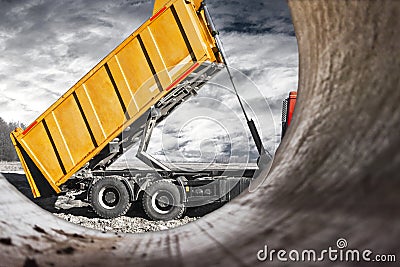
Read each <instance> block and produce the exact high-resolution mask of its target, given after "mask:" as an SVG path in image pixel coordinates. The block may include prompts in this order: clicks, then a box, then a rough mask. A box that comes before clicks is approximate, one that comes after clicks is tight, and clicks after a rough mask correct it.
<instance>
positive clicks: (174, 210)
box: [142, 180, 185, 221]
mask: <svg viewBox="0 0 400 267" xmlns="http://www.w3.org/2000/svg"><path fill="white" fill-rule="evenodd" d="M142 204H143V210H144V211H145V213H146V214H147V216H149V217H150V218H151V219H153V220H157V221H169V220H175V219H179V218H181V217H182V215H183V213H184V212H185V207H184V205H183V198H182V196H181V192H180V190H179V188H178V186H177V185H175V184H173V183H171V182H168V181H164V180H159V181H156V182H154V183H152V184H151V185H150V186H149V187H147V189H146V190H145V192H144V194H143V198H142Z"/></svg>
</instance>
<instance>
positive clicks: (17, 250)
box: [0, 0, 400, 266]
mask: <svg viewBox="0 0 400 267" xmlns="http://www.w3.org/2000/svg"><path fill="white" fill-rule="evenodd" d="M289 5H290V9H291V12H292V16H293V22H294V25H295V30H296V35H297V38H298V43H299V53H300V77H299V79H300V80H299V87H300V88H299V98H298V102H297V107H296V113H295V115H294V120H293V123H292V125H291V127H290V128H289V130H288V132H287V134H286V137H285V139H284V140H283V143H282V145H281V146H280V148H279V150H278V152H277V154H276V157H275V161H274V164H273V167H272V169H271V172H270V173H269V175H268V177H265V176H266V173H264V174H262V175H263V177H260V179H261V180H260V181H261V186H260V187H259V188H258V189H257V190H256V191H254V192H247V193H245V194H243V195H241V196H240V197H238V198H237V199H235V200H234V201H233V202H231V203H229V204H228V205H226V206H224V207H223V208H221V209H219V210H218V211H216V212H214V213H212V214H209V215H207V216H205V217H203V218H201V219H200V220H198V221H196V222H195V223H191V224H189V225H186V226H184V227H181V228H178V229H174V230H169V231H164V232H160V233H147V234H141V235H112V234H102V233H98V232H94V231H89V230H86V229H83V228H80V227H78V226H75V225H72V224H68V223H67V222H64V221H60V220H59V219H56V218H54V217H53V216H52V215H51V214H49V213H47V212H45V211H43V210H41V209H40V208H38V207H36V206H35V205H34V204H33V203H30V202H29V201H28V200H27V199H25V198H24V197H23V196H22V195H21V194H19V193H18V192H16V191H15V190H14V189H12V187H11V186H10V185H9V184H7V182H6V181H5V180H4V179H0V185H1V186H0V192H1V194H0V209H1V212H2V216H1V218H0V230H1V240H2V242H1V243H0V246H1V249H0V255H1V258H2V259H3V262H2V263H0V265H1V264H3V265H5V266H12V265H20V266H22V265H23V264H24V263H29V264H33V263H35V264H37V266H50V265H51V264H54V265H57V266H72V265H84V266H104V265H107V266H109V265H110V264H111V263H112V265H113V266H127V264H129V265H131V266H133V265H137V266H140V265H143V266H144V265H146V266H157V265H161V264H162V265H165V266H168V265H175V266H207V265H214V266H255V265H264V264H265V263H264V262H260V261H258V260H257V256H256V255H257V251H259V250H260V249H263V248H264V246H265V245H268V246H269V247H272V248H278V249H279V248H285V249H298V250H301V249H316V250H319V249H326V248H327V247H328V246H335V244H336V240H337V239H338V238H345V239H346V240H347V241H348V243H349V246H351V247H353V248H358V249H365V248H369V249H372V250H374V251H375V252H376V253H393V254H397V257H398V258H399V257H400V254H399V247H398V240H399V238H400V226H399V222H400V213H399V212H398V211H399V210H400V207H399V206H400V194H398V188H399V186H400V179H399V178H400V177H399V173H400V135H399V132H400V106H399V103H398V102H399V100H400V90H399V85H400V83H399V73H400V50H399V49H398V47H399V43H400V35H399V29H400V2H399V1H389V0H386V1H367V0H360V1H330V0H326V1H312V0H310V1H304V0H303V1H300V0H290V1H289ZM15 207H18V208H15ZM8 241H10V242H8ZM274 263H275V264H276V265H277V264H278V263H279V262H274ZM286 264H287V263H286ZM302 264H303V265H304V266H310V263H307V262H305V263H304V262H303V263H302ZM322 264H325V265H327V266H331V265H332V262H329V261H325V262H323V263H322ZM322 264H319V265H322ZM348 264H349V265H350V264H352V263H348ZM341 265H346V263H341ZM31 266H34V265H31Z"/></svg>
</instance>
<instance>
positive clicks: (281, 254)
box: [257, 238, 397, 263]
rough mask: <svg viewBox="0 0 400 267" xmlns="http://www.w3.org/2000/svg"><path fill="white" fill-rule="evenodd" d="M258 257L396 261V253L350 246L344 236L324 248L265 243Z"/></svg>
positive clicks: (282, 260) (272, 259)
mask: <svg viewBox="0 0 400 267" xmlns="http://www.w3.org/2000/svg"><path fill="white" fill-rule="evenodd" d="M257 259H258V260H259V261H261V262H273V261H277V262H323V261H331V262H376V263H378V262H381V263H384V262H396V261H397V259H396V255H395V254H375V253H374V252H373V251H372V250H370V249H365V250H359V249H354V248H352V249H350V248H348V242H347V240H346V239H344V238H339V239H338V240H337V241H336V246H335V247H328V248H327V249H323V250H315V249H304V250H296V249H292V250H286V249H279V250H277V249H271V248H269V247H268V245H265V246H264V248H263V249H261V250H259V251H258V252H257Z"/></svg>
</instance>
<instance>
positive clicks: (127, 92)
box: [11, 0, 263, 220]
mask: <svg viewBox="0 0 400 267" xmlns="http://www.w3.org/2000/svg"><path fill="white" fill-rule="evenodd" d="M226 64H227V63H226V60H225V57H224V52H223V49H222V44H221V42H220V40H219V38H218V31H217V30H216V29H215V26H214V24H213V22H212V18H211V16H210V13H209V11H208V8H207V6H206V4H205V3H204V2H202V1H200V0H171V1H165V0H157V1H155V4H154V12H153V14H152V16H151V18H149V19H148V20H147V21H146V22H145V23H144V24H143V25H142V26H140V27H139V28H138V29H137V30H136V31H135V32H134V33H133V34H131V35H130V36H129V37H128V38H127V39H126V40H124V41H123V42H122V43H121V44H120V45H119V46H118V47H117V48H115V49H114V50H113V51H112V52H111V53H110V54H109V55H107V56H106V57H105V58H104V59H103V60H102V61H101V62H100V63H99V64H97V65H96V66H95V67H94V68H93V69H92V70H91V71H89V73H87V74H86V75H85V76H84V77H83V78H82V79H81V80H79V81H78V82H77V83H76V84H75V85H74V86H73V87H72V88H71V89H70V90H68V91H67V92H66V93H65V94H64V95H62V96H61V97H60V98H59V99H58V100H57V101H56V102H55V103H54V104H53V105H51V106H50V107H49V108H48V109H47V110H46V111H45V112H44V113H43V114H42V115H41V116H39V118H37V119H36V120H35V121H34V122H33V123H32V124H31V125H30V126H29V127H27V128H26V129H24V130H23V129H20V128H18V129H16V130H15V131H13V132H12V133H11V139H12V142H13V144H14V146H15V149H16V152H17V154H18V156H19V159H20V161H21V163H22V166H23V168H24V171H25V173H26V177H27V180H28V182H29V185H30V187H31V189H32V193H33V196H34V197H35V198H37V197H47V196H51V195H54V194H61V193H66V192H69V191H71V190H77V189H79V190H83V191H84V192H85V195H86V198H85V200H86V201H88V202H89V203H90V204H91V206H92V208H93V209H94V211H95V212H96V213H97V214H98V215H100V216H101V217H103V218H115V217H118V216H121V215H124V214H125V213H126V212H127V211H128V209H129V208H130V206H131V204H132V203H134V202H141V203H142V205H143V209H144V211H145V212H146V214H147V215H148V216H149V217H150V218H151V219H154V220H171V219H176V218H179V217H181V216H182V215H183V213H184V212H185V209H186V208H187V207H191V206H196V205H203V204H207V203H212V202H215V201H219V202H227V201H229V200H231V199H232V198H234V197H235V196H237V195H239V194H240V192H242V191H243V190H245V189H246V188H247V187H248V186H249V184H250V182H251V179H252V177H253V175H254V173H255V172H256V171H257V170H258V166H257V164H252V165H251V164H250V165H249V164H246V166H240V165H216V166H209V167H208V168H207V169H203V168H200V170H197V169H196V168H174V167H173V166H172V167H171V166H168V165H167V164H166V163H165V162H161V161H160V160H158V159H156V158H155V157H153V156H152V155H150V154H149V153H147V147H148V144H149V140H150V137H151V133H152V130H153V129H154V127H155V126H156V125H157V124H159V123H160V122H162V121H163V120H164V119H165V118H166V117H167V116H168V115H169V114H171V113H172V112H173V111H174V110H175V109H176V108H177V107H178V106H179V105H180V104H182V103H183V102H184V101H185V100H186V99H188V98H189V97H191V96H195V95H196V94H197V92H198V90H200V89H201V88H202V86H203V85H204V84H206V83H207V82H208V81H209V80H210V79H212V78H213V77H214V76H215V75H217V74H218V73H219V72H220V71H221V70H222V69H223V68H225V67H226ZM228 71H229V69H228ZM239 100H240V98H239ZM246 118H247V117H246ZM248 123H249V127H250V128H251V132H252V134H253V136H256V137H257V138H256V139H255V141H256V143H257V144H256V145H257V148H258V149H259V151H262V150H263V148H262V147H260V143H261V139H260V138H259V136H258V133H257V132H256V128H255V126H254V122H253V121H252V120H248ZM137 144H139V148H138V152H137V157H138V158H139V159H140V160H142V161H143V162H144V163H146V164H147V165H148V166H151V167H152V168H151V169H150V170H143V169H137V168H126V169H122V170H109V167H110V166H111V165H112V164H113V163H114V162H115V161H116V160H117V159H118V158H119V157H120V156H121V155H123V154H124V153H126V151H128V150H129V149H130V148H131V147H133V146H135V145H137ZM174 166H176V164H174Z"/></svg>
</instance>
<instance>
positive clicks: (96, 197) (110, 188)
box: [89, 177, 132, 219]
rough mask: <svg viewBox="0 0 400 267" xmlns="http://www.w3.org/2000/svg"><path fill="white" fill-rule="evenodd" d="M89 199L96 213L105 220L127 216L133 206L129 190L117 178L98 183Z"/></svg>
mask: <svg viewBox="0 0 400 267" xmlns="http://www.w3.org/2000/svg"><path fill="white" fill-rule="evenodd" d="M89 199H90V204H91V206H92V208H93V210H94V212H96V214H97V215H99V216H100V217H102V218H105V219H111V218H117V217H119V216H122V215H125V214H126V212H127V211H128V210H129V208H130V206H131V204H132V203H131V202H130V198H129V191H128V189H127V188H126V186H125V184H124V183H123V182H122V181H121V180H120V179H118V178H116V177H106V178H102V179H100V180H98V181H96V182H95V183H94V184H93V185H92V187H91V189H90V193H89Z"/></svg>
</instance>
